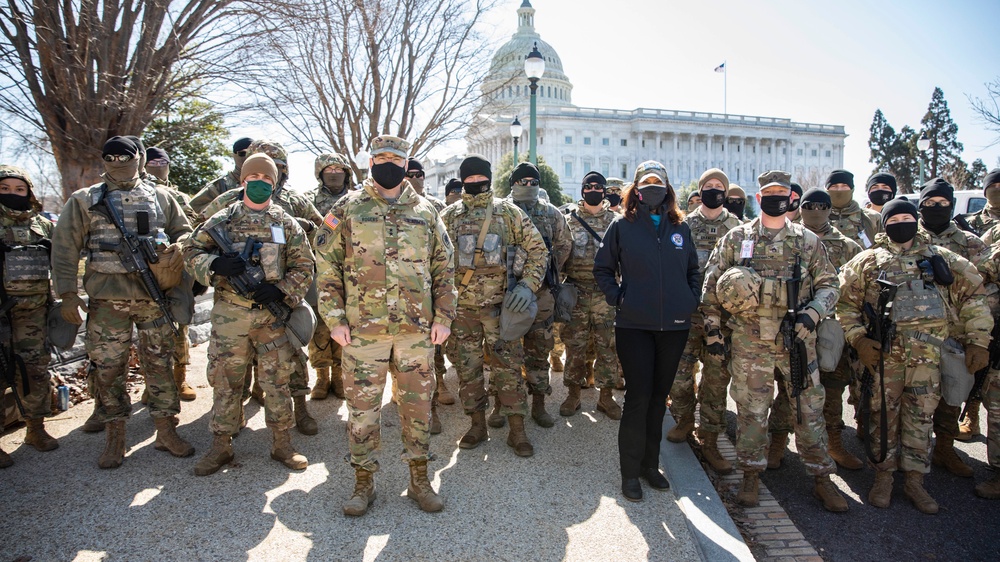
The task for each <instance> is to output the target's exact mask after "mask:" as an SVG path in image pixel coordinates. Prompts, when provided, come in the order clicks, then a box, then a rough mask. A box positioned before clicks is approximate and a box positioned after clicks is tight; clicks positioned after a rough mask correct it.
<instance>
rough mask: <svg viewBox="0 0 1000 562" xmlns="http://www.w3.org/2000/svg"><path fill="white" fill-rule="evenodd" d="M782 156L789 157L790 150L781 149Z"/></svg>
mask: <svg viewBox="0 0 1000 562" xmlns="http://www.w3.org/2000/svg"><path fill="white" fill-rule="evenodd" d="M781 155H782V156H788V149H787V148H782V149H781ZM799 156H802V155H801V154H799Z"/></svg>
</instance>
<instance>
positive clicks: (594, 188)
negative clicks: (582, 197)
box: [583, 183, 604, 191]
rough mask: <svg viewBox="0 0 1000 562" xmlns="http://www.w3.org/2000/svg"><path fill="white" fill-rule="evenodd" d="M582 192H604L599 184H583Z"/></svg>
mask: <svg viewBox="0 0 1000 562" xmlns="http://www.w3.org/2000/svg"><path fill="white" fill-rule="evenodd" d="M583 191H604V186H603V185H601V184H599V183H585V184H583Z"/></svg>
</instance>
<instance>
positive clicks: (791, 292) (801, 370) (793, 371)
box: [779, 254, 809, 424]
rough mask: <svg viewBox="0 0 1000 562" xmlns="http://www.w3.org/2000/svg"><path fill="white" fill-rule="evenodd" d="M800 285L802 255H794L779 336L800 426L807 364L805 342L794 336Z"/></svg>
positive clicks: (790, 394) (807, 357) (786, 286)
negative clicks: (785, 307)
mask: <svg viewBox="0 0 1000 562" xmlns="http://www.w3.org/2000/svg"><path fill="white" fill-rule="evenodd" d="M801 285H802V255H801V254H795V263H794V264H793V265H792V276H791V277H789V278H787V279H786V280H785V289H786V290H785V292H786V293H787V296H788V298H787V306H788V310H787V311H786V312H785V317H784V318H782V319H781V327H780V328H779V334H780V335H781V337H782V340H783V341H784V343H785V349H786V350H788V361H789V382H791V384H792V391H791V392H790V393H789V396H791V397H792V398H794V399H795V410H796V412H795V418H796V420H797V421H798V423H800V424H801V423H802V391H803V390H804V389H805V384H806V370H807V369H808V363H809V355H808V352H807V350H806V342H804V341H802V340H801V339H799V338H797V337H796V336H795V317H796V316H797V315H798V308H799V290H800V289H801Z"/></svg>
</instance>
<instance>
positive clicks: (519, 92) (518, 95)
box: [517, 86, 521, 97]
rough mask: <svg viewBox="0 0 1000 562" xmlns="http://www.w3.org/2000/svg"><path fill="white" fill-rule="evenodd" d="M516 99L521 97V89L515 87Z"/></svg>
mask: <svg viewBox="0 0 1000 562" xmlns="http://www.w3.org/2000/svg"><path fill="white" fill-rule="evenodd" d="M517 97H521V87H520V86H518V87H517Z"/></svg>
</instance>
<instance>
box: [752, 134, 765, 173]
mask: <svg viewBox="0 0 1000 562" xmlns="http://www.w3.org/2000/svg"><path fill="white" fill-rule="evenodd" d="M754 150H755V151H756V152H757V159H756V160H757V173H758V174H762V173H764V169H763V168H762V167H761V162H763V161H764V160H763V157H762V156H761V154H760V150H761V146H760V137H757V138H756V139H754Z"/></svg>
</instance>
